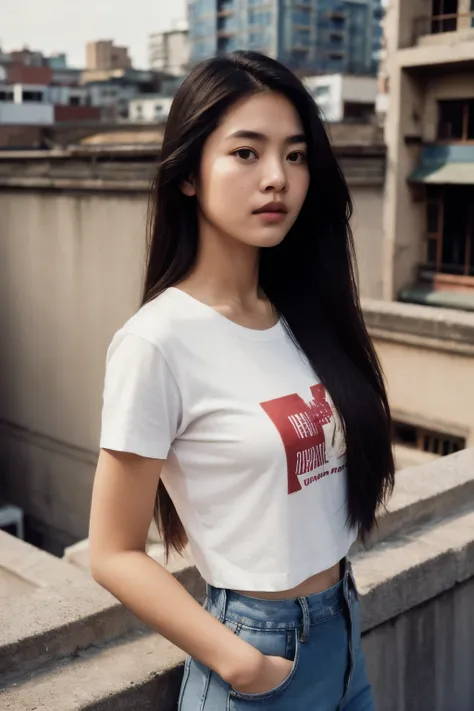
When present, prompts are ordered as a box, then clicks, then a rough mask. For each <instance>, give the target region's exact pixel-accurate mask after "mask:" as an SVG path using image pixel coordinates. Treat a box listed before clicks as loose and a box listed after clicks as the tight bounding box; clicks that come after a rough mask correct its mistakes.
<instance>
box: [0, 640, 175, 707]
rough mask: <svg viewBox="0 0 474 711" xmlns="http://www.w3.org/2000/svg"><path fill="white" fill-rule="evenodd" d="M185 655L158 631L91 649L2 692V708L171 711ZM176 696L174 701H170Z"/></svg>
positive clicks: (0, 698) (0, 703)
mask: <svg viewBox="0 0 474 711" xmlns="http://www.w3.org/2000/svg"><path fill="white" fill-rule="evenodd" d="M183 660H184V654H183V653H182V652H181V650H179V649H178V648H177V647H176V646H174V645H173V644H171V643H170V642H168V641H167V640H165V639H163V637H160V636H159V635H157V634H143V635H137V636H135V637H130V638H129V639H125V640H122V642H121V644H120V645H105V646H103V647H102V648H101V649H100V650H98V649H93V648H89V649H88V650H87V651H85V652H79V653H78V654H77V655H76V656H75V658H74V659H72V660H64V661H63V662H61V663H60V664H58V665H57V666H56V667H54V668H52V669H45V670H44V672H43V674H41V675H40V676H39V677H36V676H31V677H30V678H28V679H26V680H24V681H22V683H21V684H20V685H18V686H17V687H11V688H9V689H6V690H5V691H4V692H3V693H2V692H1V691H0V708H1V709H2V711H20V709H21V711H43V710H44V711H46V710H47V711H86V710H87V711H89V710H90V711H92V710H94V711H131V709H135V708H137V709H138V708H139V709H140V711H157V710H158V709H159V711H165V709H166V710H167V709H170V711H171V709H174V707H175V706H176V703H175V702H176V699H177V698H178V690H179V685H180V683H181V676H182V664H183ZM173 700H174V702H173Z"/></svg>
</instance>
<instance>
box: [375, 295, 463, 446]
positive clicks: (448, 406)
mask: <svg viewBox="0 0 474 711" xmlns="http://www.w3.org/2000/svg"><path fill="white" fill-rule="evenodd" d="M363 308H364V315H365V320H366V324H367V326H368V328H369V332H370V334H371V336H372V338H373V340H374V344H375V347H376V350H377V352H378V355H379V357H380V359H381V362H382V367H383V369H384V372H385V377H386V380H387V386H388V394H389V400H390V405H391V408H392V410H393V415H394V418H396V419H399V420H401V421H403V422H407V423H408V424H413V425H418V426H420V427H425V428H426V429H432V430H434V431H437V432H441V433H446V434H451V435H454V436H460V437H464V438H465V439H466V444H467V446H472V444H474V408H473V407H472V402H474V378H473V377H472V374H473V365H474V314H472V313H470V312H462V311H455V310H452V309H438V308H433V307H425V306H415V305H412V304H401V303H396V302H392V303H390V302H371V301H367V300H365V301H364V302H363Z"/></svg>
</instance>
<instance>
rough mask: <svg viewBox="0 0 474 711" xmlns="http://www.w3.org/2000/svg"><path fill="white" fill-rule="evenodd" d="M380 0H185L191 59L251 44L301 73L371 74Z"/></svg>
mask: <svg viewBox="0 0 474 711" xmlns="http://www.w3.org/2000/svg"><path fill="white" fill-rule="evenodd" d="M381 17H382V4H381V0H305V2H298V3H292V2H289V1H288V0H189V27H190V42H191V60H192V61H193V62H196V61H199V60H200V59H204V58H206V57H210V56H213V55H215V54H225V53H227V52H230V51H232V50H236V49H253V50H258V51H261V52H263V53H264V54H267V55H269V56H271V57H274V58H276V59H278V60H280V61H281V62H283V63H284V64H286V65H287V66H289V67H291V68H292V69H295V70H299V71H300V72H303V73H304V72H306V73H351V74H375V73H376V66H377V58H378V53H379V51H380V44H381V35H382V32H381V28H380V21H381Z"/></svg>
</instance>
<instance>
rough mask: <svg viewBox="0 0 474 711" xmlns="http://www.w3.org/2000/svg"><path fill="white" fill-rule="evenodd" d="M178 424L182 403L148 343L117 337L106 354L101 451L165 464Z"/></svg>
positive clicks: (164, 365)
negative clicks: (118, 452)
mask: <svg viewBox="0 0 474 711" xmlns="http://www.w3.org/2000/svg"><path fill="white" fill-rule="evenodd" d="M180 419H181V397H180V393H179V390H178V386H177V384H176V381H175V379H174V377H173V375H172V373H171V371H170V369H169V366H168V364H167V362H166V360H165V358H164V356H163V355H162V353H161V352H160V350H159V349H158V348H157V347H156V346H154V345H153V344H152V343H150V342H149V341H147V340H146V339H145V338H142V337H141V336H138V335H135V334H132V333H124V332H123V331H119V332H118V333H116V334H115V336H114V338H113V340H112V343H111V344H110V346H109V349H108V351H107V358H106V373H105V383H104V392H103V406H102V428H101V437H100V447H101V448H102V449H111V450H117V451H120V452H131V453H133V454H139V455H141V456H142V457H150V458H154V459H166V457H167V456H168V452H169V449H170V447H171V444H172V442H173V439H174V438H175V436H176V433H177V430H178V428H179V423H180Z"/></svg>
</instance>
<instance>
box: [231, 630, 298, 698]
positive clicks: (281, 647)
mask: <svg viewBox="0 0 474 711" xmlns="http://www.w3.org/2000/svg"><path fill="white" fill-rule="evenodd" d="M239 636H240V637H241V638H243V639H244V640H245V641H246V642H248V643H249V644H251V645H252V646H253V647H255V648H256V649H258V650H259V651H260V652H262V654H266V655H271V656H276V657H284V658H285V659H288V658H290V659H291V658H292V661H293V665H292V667H291V670H290V673H289V674H288V676H287V677H286V678H285V679H283V681H282V682H280V684H278V686H276V687H275V688H273V689H269V690H268V691H263V692H260V693H258V694H246V693H244V692H241V691H237V690H236V689H233V688H232V687H231V688H230V690H229V694H230V698H232V699H235V700H239V701H266V700H268V699H272V698H274V697H276V696H278V695H280V694H282V693H283V692H284V691H285V689H287V688H288V687H289V685H290V684H291V682H292V681H293V679H294V677H295V674H296V672H297V670H298V665H299V661H300V648H301V642H300V639H299V635H298V630H297V629H293V630H289V631H288V632H287V631H286V630H283V631H281V632H280V631H273V630H272V631H263V630H258V631H257V630H255V631H248V630H245V629H241V630H240V634H239ZM288 638H289V641H290V644H289V645H288ZM289 649H290V650H294V651H291V653H290V654H289V653H288V650H289Z"/></svg>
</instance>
